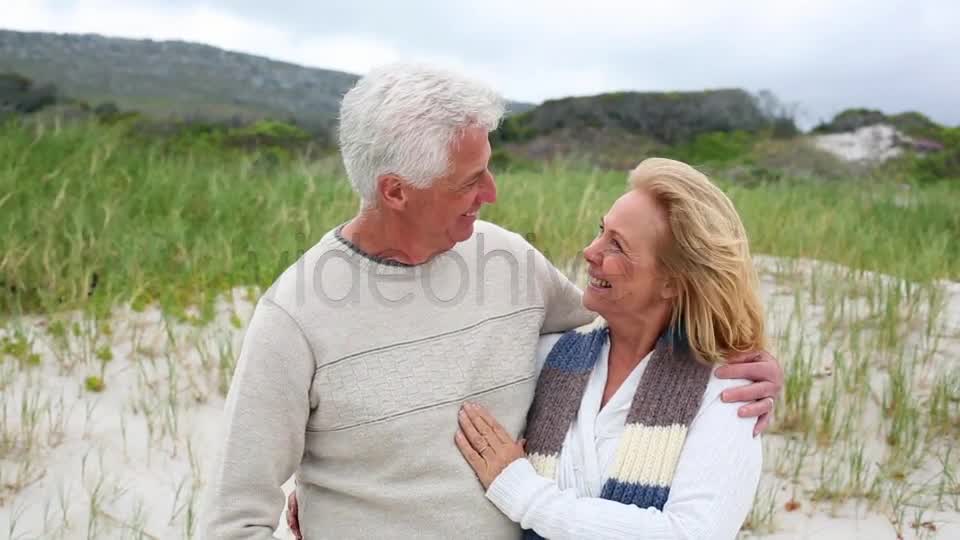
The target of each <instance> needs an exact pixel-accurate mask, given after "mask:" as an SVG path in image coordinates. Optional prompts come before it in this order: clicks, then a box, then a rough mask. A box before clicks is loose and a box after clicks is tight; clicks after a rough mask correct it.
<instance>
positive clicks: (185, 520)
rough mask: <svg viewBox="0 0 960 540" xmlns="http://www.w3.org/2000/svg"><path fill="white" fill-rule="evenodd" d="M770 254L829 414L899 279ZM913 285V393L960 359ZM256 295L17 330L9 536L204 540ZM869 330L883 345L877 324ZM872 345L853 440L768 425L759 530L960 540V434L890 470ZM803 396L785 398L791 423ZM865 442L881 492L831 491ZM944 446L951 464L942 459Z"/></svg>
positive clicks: (951, 330)
mask: <svg viewBox="0 0 960 540" xmlns="http://www.w3.org/2000/svg"><path fill="white" fill-rule="evenodd" d="M757 263H758V266H759V268H760V275H761V287H762V290H763V296H764V298H765V301H766V305H767V309H768V321H769V322H770V326H771V331H770V334H771V336H774V338H775V339H774V344H775V349H776V353H777V355H778V357H779V358H780V359H781V361H782V362H783V363H784V364H785V365H786V366H788V369H796V368H795V367H794V366H793V365H792V364H794V363H796V362H798V358H799V359H802V361H804V362H807V363H808V365H807V367H806V368H804V369H808V370H809V373H810V374H811V380H812V386H813V388H812V390H811V393H810V404H809V407H810V408H811V410H812V411H815V412H814V413H812V414H814V415H816V418H818V419H821V421H822V419H823V418H824V417H823V416H822V415H823V414H826V413H824V412H823V410H822V408H818V403H819V402H822V401H823V400H824V399H825V398H824V397H823V396H825V395H827V394H829V392H830V391H829V389H830V388H832V385H833V384H834V382H833V380H834V379H835V378H837V377H841V376H842V375H843V374H842V373H840V372H841V371H844V370H846V369H849V368H850V366H852V365H853V364H854V363H853V362H848V361H847V359H849V358H850V354H851V353H850V350H849V343H850V342H851V340H850V339H848V338H849V335H850V332H852V330H851V326H850V325H851V321H856V320H861V319H869V317H870V313H873V312H875V311H876V310H877V306H878V305H880V304H878V303H877V302H879V300H876V298H879V297H874V296H871V294H872V293H871V292H870V291H871V290H875V289H883V288H884V284H887V285H889V286H890V287H893V286H894V284H895V283H898V282H896V280H893V279H891V278H885V277H883V276H875V275H872V274H868V273H860V272H852V271H849V270H846V269H844V268H842V267H836V266H834V265H827V264H821V263H816V262H812V261H804V260H799V261H798V260H788V259H775V258H771V257H758V258H757ZM818 288H819V291H817V289H818ZM928 291H929V292H928ZM934 291H936V292H934ZM910 294H912V295H913V297H914V298H917V299H919V300H917V302H918V304H917V305H916V306H913V304H911V303H909V302H907V303H901V304H900V305H899V308H903V309H904V310H906V313H907V315H908V316H906V317H904V318H903V320H902V321H901V322H902V323H903V324H902V327H899V326H898V327H897V330H896V331H897V336H898V341H897V342H896V345H895V347H893V349H891V350H894V351H912V354H914V355H916V357H917V358H920V359H919V360H916V362H915V363H914V362H913V361H911V363H910V365H911V366H914V368H913V369H912V379H911V381H912V382H911V387H910V389H909V392H910V395H914V394H913V393H917V395H918V396H919V395H920V394H922V393H923V392H927V391H930V389H931V388H932V387H933V386H934V383H935V379H936V377H938V376H940V375H942V374H944V373H950V372H951V370H953V371H956V370H957V369H958V367H957V366H958V364H957V357H958V354H960V283H949V282H945V283H940V284H938V285H937V286H936V287H927V288H918V289H916V290H914V291H913V292H912V293H910ZM256 295H257V292H256V291H250V290H244V289H235V290H234V291H233V293H232V294H231V295H229V296H226V297H223V298H221V299H219V300H218V302H217V307H216V314H215V317H214V319H213V322H212V323H210V324H206V325H203V326H196V325H192V324H188V323H186V322H183V321H174V320H173V319H172V318H169V317H164V316H163V314H162V313H160V312H159V311H158V310H157V309H155V308H148V309H145V310H143V311H135V310H133V309H131V308H130V307H129V306H121V307H118V308H117V309H116V310H114V312H113V314H112V316H111V317H110V318H109V319H108V320H106V321H99V322H98V323H93V322H91V321H89V320H86V319H84V318H83V317H81V316H80V314H77V313H65V314H60V315H58V316H56V317H28V318H23V319H20V320H18V321H12V322H8V323H7V324H6V325H5V326H4V327H3V328H2V329H0V336H3V338H4V339H5V343H7V344H10V343H15V342H16V341H17V340H18V339H21V338H25V339H26V341H27V342H28V343H29V347H30V349H31V350H32V351H33V353H34V354H35V355H37V357H36V358H35V359H34V360H33V361H32V363H31V365H28V366H24V365H21V364H20V363H18V362H16V361H15V360H14V359H13V358H11V357H9V356H8V357H7V358H5V359H3V360H0V391H2V411H3V415H2V416H0V443H2V444H5V445H8V447H9V448H12V449H13V450H12V451H11V452H9V453H8V455H12V456H14V458H13V459H7V460H4V461H2V462H0V531H4V532H5V533H8V534H9V538H15V539H28V538H64V539H73V538H157V539H173V538H189V537H191V534H192V531H193V528H194V527H195V524H196V522H197V517H198V513H199V512H200V511H201V500H200V498H201V494H202V490H203V483H204V481H205V479H206V477H207V475H208V474H209V472H210V471H209V469H210V467H211V462H212V453H213V451H214V449H215V448H216V447H217V446H218V444H219V438H220V432H219V430H220V417H221V416H220V415H221V409H222V406H223V392H224V391H225V388H226V380H227V377H228V375H229V373H232V369H233V362H234V361H235V359H236V354H237V352H238V351H239V348H240V344H241V340H242V337H243V329H244V327H245V325H246V321H247V320H248V318H249V316H250V314H251V313H252V308H253V305H254V304H253V301H254V300H255V299H256ZM925 295H932V296H930V297H929V298H928V297H927V296H925ZM841 298H842V299H844V300H843V301H841ZM871 298H874V299H871ZM837 305H842V306H843V307H842V309H841V311H842V313H843V314H842V315H837V313H836V311H837V307H836V306H837ZM884 305H885V304H884ZM911 306H913V307H911ZM899 308H898V309H899ZM911 310H912V311H911ZM858 332H859V331H858ZM862 334H863V336H864V338H865V339H866V340H867V341H871V340H872V341H876V340H877V339H879V338H878V335H879V334H877V333H872V332H871V331H869V330H866V331H863V332H862ZM798 345H800V346H801V347H802V349H803V352H802V353H800V354H797V353H796V351H797V347H798ZM871 351H873V349H870V348H868V349H866V353H867V354H866V355H864V356H865V358H864V359H863V362H865V363H866V367H865V369H866V370H867V372H866V379H865V380H866V381H868V386H869V389H867V391H866V392H865V393H864V394H863V395H865V396H868V399H865V400H862V399H859V398H856V399H854V401H860V402H861V403H860V405H859V406H858V407H854V404H853V403H852V402H849V403H848V402H846V401H844V399H843V396H842V395H841V397H840V399H839V401H838V406H837V414H838V415H840V416H842V413H843V411H844V410H851V409H849V408H850V407H852V408H853V409H859V411H858V413H859V414H858V416H857V418H855V419H852V420H849V421H848V422H846V423H847V424H849V427H848V428H846V431H842V430H840V428H835V429H837V431H836V433H837V434H840V435H836V434H834V432H832V431H831V432H828V433H827V434H826V435H825V436H824V437H823V438H822V440H819V441H818V440H817V438H816V437H814V438H813V439H814V440H810V437H802V436H800V435H798V433H801V432H803V430H802V429H795V430H792V431H789V430H786V429H784V426H782V425H777V426H775V428H774V429H773V430H772V432H771V433H770V434H767V435H765V436H764V445H765V455H764V462H765V464H764V469H765V472H764V477H763V480H762V482H761V486H760V490H759V492H758V494H757V497H756V503H755V510H754V513H753V514H752V515H751V517H750V519H749V520H748V523H749V527H750V530H745V531H744V532H743V533H742V536H744V537H751V538H753V537H765V538H775V539H786V538H820V539H853V538H864V539H868V538H869V539H876V538H897V537H898V535H900V536H902V537H903V538H923V537H934V538H960V507H958V504H960V491H958V487H960V484H958V483H957V479H956V478H944V476H945V474H944V471H952V472H953V473H955V472H956V471H957V470H958V469H960V467H957V462H958V455H957V454H956V453H952V454H951V453H950V452H949V451H948V446H949V441H947V440H943V439H942V438H940V439H938V438H936V437H925V439H924V440H925V441H927V442H926V443H925V444H924V445H923V448H922V450H916V451H914V452H912V453H910V454H909V456H911V459H913V460H914V461H913V462H912V463H911V464H910V465H909V467H907V468H906V470H905V472H903V473H901V474H900V475H899V476H896V475H895V476H892V477H889V478H888V477H887V473H886V472H885V471H887V470H889V469H888V468H887V467H886V465H883V464H884V463H890V459H891V458H890V457H889V455H888V454H890V451H889V448H888V447H889V446H890V444H889V437H890V435H889V434H888V433H887V429H886V427H885V425H886V424H885V419H884V417H885V416H886V415H888V414H889V407H886V408H885V405H884V401H885V400H884V398H883V396H884V395H885V393H886V390H885V388H887V386H888V379H889V378H890V370H891V363H890V362H894V361H895V358H896V357H897V356H898V355H897V354H896V353H893V354H890V355H884V354H879V353H874V352H871ZM838 362H839V363H840V364H838ZM844 362H847V363H846V364H844ZM33 364H37V365H33ZM838 365H840V368H838ZM844 366H846V367H844ZM90 377H94V378H95V379H91V378H90ZM98 381H100V382H101V383H102V385H103V387H102V389H101V388H98ZM96 390H99V391H96ZM840 392H841V394H842V393H843V389H842V388H841V390H840ZM871 396H872V397H871ZM886 405H887V406H888V405H889V403H888V404H886ZM788 407H789V405H788V404H787V403H784V400H783V399H781V403H780V404H778V423H779V421H780V420H785V419H786V417H787V416H789V414H790V411H789V410H786V409H788ZM836 424H837V425H842V424H843V422H842V421H841V422H837V423H836ZM931 425H932V424H931ZM931 429H932V428H931ZM808 433H809V431H808ZM843 433H845V435H844V434H843ZM909 433H912V435H909V436H914V435H916V434H917V433H918V432H909ZM923 433H927V431H926V430H925V431H923ZM885 434H886V436H885ZM804 440H805V442H798V441H804ZM858 442H859V443H860V444H859V445H858V444H856V443H858ZM851 448H852V450H851ZM858 452H859V455H860V456H861V458H860V459H861V460H862V462H863V464H864V467H863V469H864V472H863V474H864V475H865V477H864V481H863V486H862V487H863V490H864V493H865V494H862V496H853V495H850V492H849V489H848V488H847V487H841V483H838V484H837V488H836V490H835V493H834V494H833V495H831V493H830V490H829V489H826V488H825V485H826V486H828V487H829V485H830V481H831V478H833V479H840V478H844V480H843V482H842V486H850V485H857V482H856V481H854V480H855V479H854V480H850V479H849V478H847V476H848V475H849V474H850V473H849V471H850V470H852V468H851V467H850V460H851V456H856V455H858ZM944 458H945V459H947V460H952V463H947V464H942V463H941V461H942V460H943V459H944ZM874 469H876V470H874ZM837 482H840V480H837ZM286 488H287V489H288V490H289V489H290V483H288V485H287V486H286ZM478 489H479V486H478ZM825 489H826V491H825ZM898 490H899V491H898ZM839 493H847V495H846V496H841V495H839ZM898 493H899V495H898ZM890 501H899V502H900V504H899V506H897V505H894V504H891V502H890ZM278 526H279V527H280V529H279V530H278V532H277V536H278V537H280V538H289V537H290V536H289V533H288V531H286V529H285V526H284V525H283V518H282V517H281V518H280V519H279V520H278Z"/></svg>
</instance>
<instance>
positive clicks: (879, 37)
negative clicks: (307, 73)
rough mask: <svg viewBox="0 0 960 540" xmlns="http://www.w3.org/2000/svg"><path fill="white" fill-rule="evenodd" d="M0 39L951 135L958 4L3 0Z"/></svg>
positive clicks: (957, 75) (959, 62)
mask: <svg viewBox="0 0 960 540" xmlns="http://www.w3.org/2000/svg"><path fill="white" fill-rule="evenodd" d="M10 2H12V4H13V5H12V7H9V6H8V7H6V8H5V13H4V17H3V22H2V23H0V24H2V25H3V26H5V27H8V28H17V29H30V30H46V31H59V32H96V33H102V34H106V35H114V36H128V37H150V38H153V39H183V40H187V41H199V42H204V43H209V44H212V45H215V46H219V47H223V48H228V49H231V50H238V51H242V52H250V53H255V54H261V55H264V56H269V57H271V58H276V59H281V60H286V61H291V62H295V63H300V64H305V65H310V66H315V67H327V68H332V69H339V70H344V71H351V72H356V73H362V72H364V71H366V70H367V69H369V68H370V67H371V66H373V65H376V64H379V63H383V62H388V61H392V60H397V59H411V60H422V61H427V62H431V63H435V64H440V65H443V66H446V67H452V68H456V69H460V70H464V71H468V72H470V73H472V74H474V75H476V76H479V77H482V78H484V79H486V80H488V81H490V82H491V83H493V84H494V85H496V86H497V87H498V88H499V89H500V90H501V91H502V92H503V93H504V94H505V95H507V96H509V97H510V98H512V99H521V100H527V101H541V100H543V99H548V98H552V97H562V96H566V95H582V94H591V93H598V92H604V91H612V90H631V89H636V90H689V89H702V88H717V87H743V88H746V89H748V90H751V91H756V90H759V89H770V90H772V91H774V92H775V93H776V94H777V95H778V96H780V97H781V99H783V100H784V101H787V102H798V103H799V104H800V105H801V108H802V110H805V111H806V112H807V113H808V120H809V121H815V120H817V119H820V118H826V117H829V116H830V115H832V114H833V113H835V112H837V111H838V110H840V109H843V108H846V107H852V106H867V107H874V108H880V109H883V110H886V111H888V112H899V111H902V110H908V109H916V110H920V111H921V112H924V113H927V114H929V115H931V116H933V117H934V118H936V119H938V120H940V121H941V122H946V123H950V124H960V107H958V106H957V100H956V98H955V94H956V90H955V89H956V88H960V59H958V56H957V55H955V54H953V51H955V50H957V49H958V48H960V34H958V33H957V32H956V30H955V28H954V25H955V23H956V21H958V20H960V3H957V2H954V1H953V0H938V1H929V2H924V3H918V4H913V3H910V2H906V1H900V0H889V1H885V2H884V1H872V2H868V1H865V0H853V1H846V2H834V1H825V0H815V1H810V2H804V3H782V2H764V1H759V0H741V1H737V2H694V1H690V0H672V1H671V2H656V3H653V2H633V1H612V0H606V1H605V0H592V1H590V2H582V1H579V2H564V1H560V0H553V1H546V0H524V1H517V0H511V1H507V0H488V2H485V3H478V2H469V3H468V2H416V1H412V0H408V1H407V2H381V1H369V0H354V1H352V2H322V3H321V2H315V1H305V0H286V1H283V2H263V1H262V0H231V1H226V0H208V1H206V2H195V1H194V2H191V1H185V0H167V1H160V0H129V1H126V2H123V3H122V4H121V3H118V2H107V1H105V0H45V1H44V0H40V1H37V0H5V3H10Z"/></svg>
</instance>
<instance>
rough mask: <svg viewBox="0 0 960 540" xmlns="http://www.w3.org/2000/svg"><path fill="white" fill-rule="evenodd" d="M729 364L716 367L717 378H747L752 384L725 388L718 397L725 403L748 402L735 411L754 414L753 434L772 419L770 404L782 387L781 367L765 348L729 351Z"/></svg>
mask: <svg viewBox="0 0 960 540" xmlns="http://www.w3.org/2000/svg"><path fill="white" fill-rule="evenodd" d="M727 362H728V364H727V365H725V366H722V367H720V368H718V369H717V372H716V373H717V377H720V378H721V379H747V380H750V381H753V384H748V385H746V386H741V387H739V388H732V389H730V390H725V391H724V392H723V394H721V395H720V398H721V399H722V400H723V401H725V402H727V403H730V402H736V401H742V402H748V403H747V404H746V405H743V406H742V407H740V409H739V411H738V414H739V415H740V416H742V417H750V418H752V417H756V418H757V425H756V426H754V428H753V436H754V437H756V436H757V435H758V434H760V433H762V432H763V431H764V430H766V429H767V428H768V427H769V426H770V421H771V420H773V406H774V404H775V403H776V400H777V397H779V395H780V390H781V389H782V388H783V368H781V367H780V363H779V362H777V359H776V358H774V357H773V356H772V355H771V354H770V353H768V352H766V351H759V352H746V353H736V354H732V355H730V356H729V357H728V358H727Z"/></svg>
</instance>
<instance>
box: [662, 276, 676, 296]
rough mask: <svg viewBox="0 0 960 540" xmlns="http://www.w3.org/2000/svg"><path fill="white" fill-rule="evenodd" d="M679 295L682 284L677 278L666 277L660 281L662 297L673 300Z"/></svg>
mask: <svg viewBox="0 0 960 540" xmlns="http://www.w3.org/2000/svg"><path fill="white" fill-rule="evenodd" d="M677 296H680V284H679V283H678V282H677V280H676V279H675V278H664V279H663V281H662V282H661V283H660V298H661V299H663V300H673V299H674V298H676V297H677Z"/></svg>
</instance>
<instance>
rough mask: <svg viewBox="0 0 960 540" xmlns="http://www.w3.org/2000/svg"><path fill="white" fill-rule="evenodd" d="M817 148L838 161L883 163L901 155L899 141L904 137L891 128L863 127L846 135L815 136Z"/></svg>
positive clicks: (887, 126) (879, 125) (882, 126)
mask: <svg viewBox="0 0 960 540" xmlns="http://www.w3.org/2000/svg"><path fill="white" fill-rule="evenodd" d="M812 139H813V143H814V144H815V145H816V146H817V148H819V149H821V150H824V151H826V152H829V153H831V154H833V155H835V156H837V157H839V158H840V159H843V160H846V161H855V162H863V163H871V162H874V163H875V162H883V161H886V160H888V159H890V158H894V157H897V156H899V155H900V154H902V153H903V149H902V148H901V147H900V146H899V141H903V140H905V139H906V137H905V136H904V135H903V134H902V133H900V132H898V131H897V130H896V129H895V128H894V127H893V126H889V125H886V124H877V125H874V126H865V127H862V128H860V129H857V130H856V131H852V132H848V133H834V134H830V135H815V136H813V137H812Z"/></svg>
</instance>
